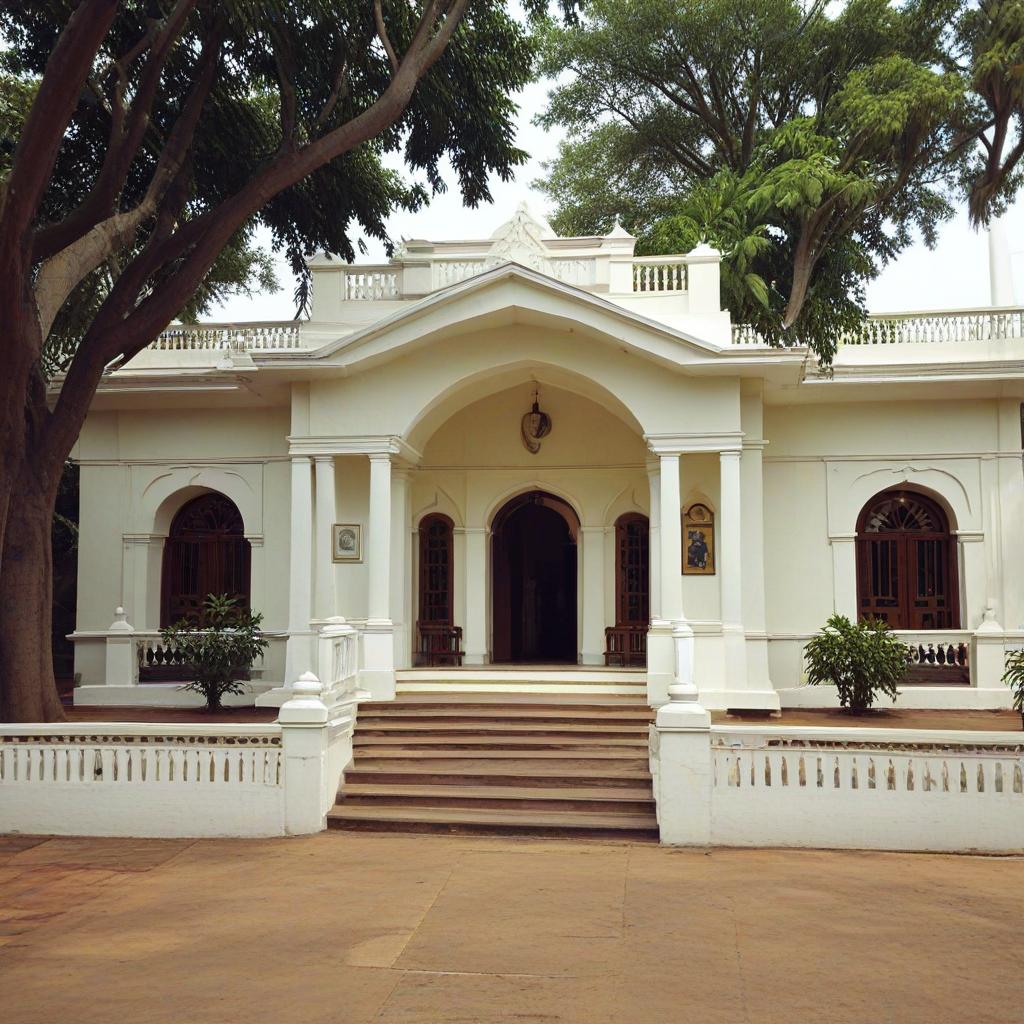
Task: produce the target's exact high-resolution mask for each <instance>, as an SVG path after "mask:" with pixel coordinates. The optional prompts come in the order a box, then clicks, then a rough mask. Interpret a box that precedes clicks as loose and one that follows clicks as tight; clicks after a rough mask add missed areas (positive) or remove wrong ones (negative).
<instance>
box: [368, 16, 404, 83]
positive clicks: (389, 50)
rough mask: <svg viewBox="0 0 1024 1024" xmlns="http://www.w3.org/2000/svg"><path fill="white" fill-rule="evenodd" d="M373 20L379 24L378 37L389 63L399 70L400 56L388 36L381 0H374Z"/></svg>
mask: <svg viewBox="0 0 1024 1024" xmlns="http://www.w3.org/2000/svg"><path fill="white" fill-rule="evenodd" d="M373 21H374V24H375V25H376V26H377V38H378V39H380V42H381V46H383V47H384V52H385V53H386V54H387V55H388V63H389V64H390V65H391V70H392V71H397V70H398V63H399V62H398V56H397V55H396V54H395V48H394V47H393V46H392V45H391V38H390V36H388V28H387V25H385V24H384V11H383V9H382V8H381V0H373Z"/></svg>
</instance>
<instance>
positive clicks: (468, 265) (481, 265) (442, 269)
mask: <svg viewBox="0 0 1024 1024" xmlns="http://www.w3.org/2000/svg"><path fill="white" fill-rule="evenodd" d="M486 269H487V262H486V261H485V260H482V259H480V260H434V261H433V262H432V263H431V267H430V286H431V289H432V290H433V291H438V290H439V289H441V288H448V287H450V286H451V285H453V284H458V283H459V282H460V281H465V280H466V279H467V278H470V277H474V276H475V275H477V274H482V273H483V272H484V271H485V270H486Z"/></svg>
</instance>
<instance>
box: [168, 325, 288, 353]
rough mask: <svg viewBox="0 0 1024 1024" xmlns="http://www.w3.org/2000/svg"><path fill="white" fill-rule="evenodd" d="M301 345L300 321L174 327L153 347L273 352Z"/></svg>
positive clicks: (178, 350)
mask: <svg viewBox="0 0 1024 1024" xmlns="http://www.w3.org/2000/svg"><path fill="white" fill-rule="evenodd" d="M300 345H301V341H300V337H299V322H298V321H297V320H287V321H280V322H279V321H265V322H262V323H237V324H173V325H172V326H170V327H167V328H165V329H164V330H163V331H161V332H160V336H159V337H158V338H157V339H156V341H154V342H153V344H152V345H150V348H151V349H156V350H157V351H160V352H209V351H217V352H227V351H232V352H273V351H277V350H280V349H297V348H299V347H300Z"/></svg>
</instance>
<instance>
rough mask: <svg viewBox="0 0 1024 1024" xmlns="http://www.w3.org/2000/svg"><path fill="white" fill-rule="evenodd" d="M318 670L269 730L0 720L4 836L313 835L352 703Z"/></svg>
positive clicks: (340, 756)
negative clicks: (327, 685) (332, 695)
mask: <svg viewBox="0 0 1024 1024" xmlns="http://www.w3.org/2000/svg"><path fill="white" fill-rule="evenodd" d="M327 696H328V695H327V693H326V692H325V689H324V688H323V687H322V686H321V684H320V682H319V680H318V679H317V678H316V677H315V676H311V675H305V676H303V677H301V678H300V679H299V680H297V681H296V683H295V684H294V685H293V693H292V699H290V700H289V701H287V702H286V703H285V704H284V705H283V706H282V707H281V711H280V718H279V720H278V721H277V722H274V723H273V724H269V725H237V724H216V723H210V724H205V723H204V724H179V723H164V724H140V723H117V722H106V723H85V724H71V723H58V724H53V725H0V832H5V831H6V832H25V833H34V834H38V835H101V836H275V835H301V834H307V833H311V832H318V831H320V830H321V829H322V828H324V826H325V824H326V817H325V816H326V813H327V811H328V810H329V809H330V807H331V806H332V805H333V804H334V802H335V799H336V795H337V791H338V787H339V784H340V782H341V780H342V777H343V774H344V771H345V769H346V767H347V766H348V764H349V763H350V762H351V759H352V729H353V726H354V723H355V703H354V701H350V702H348V703H347V704H346V703H341V702H338V701H337V700H333V699H332V700H331V701H330V703H329V704H328V702H327V700H326V698H327Z"/></svg>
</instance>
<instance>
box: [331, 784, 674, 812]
mask: <svg viewBox="0 0 1024 1024" xmlns="http://www.w3.org/2000/svg"><path fill="white" fill-rule="evenodd" d="M337 806H339V807H349V806H374V807H405V808H412V807H475V808H481V809H502V810H504V809H510V810H522V811H527V810H537V811H571V812H577V811H580V812H585V813H602V812H605V811H607V812H609V813H611V814H620V813H621V814H641V815H642V814H653V813H654V800H653V799H652V797H651V790H650V786H648V787H646V788H644V787H639V788H638V787H636V786H633V787H630V788H628V789H626V788H614V787H611V788H608V789H605V788H601V789H598V788H588V787H584V786H579V787H573V786H568V787H566V786H563V787H559V788H555V787H539V786H455V785H440V786H430V785H415V786H411V785H382V784H380V783H373V784H365V783H351V782H348V781H346V783H345V787H344V790H343V791H342V794H341V797H340V799H339V800H338V804H337Z"/></svg>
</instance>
